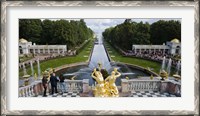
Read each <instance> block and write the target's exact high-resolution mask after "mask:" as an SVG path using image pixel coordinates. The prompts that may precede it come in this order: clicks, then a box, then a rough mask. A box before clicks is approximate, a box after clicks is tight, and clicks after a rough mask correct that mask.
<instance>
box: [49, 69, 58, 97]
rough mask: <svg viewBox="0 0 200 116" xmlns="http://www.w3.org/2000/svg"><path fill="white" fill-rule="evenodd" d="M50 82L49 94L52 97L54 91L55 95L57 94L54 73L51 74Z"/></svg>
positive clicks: (56, 80)
mask: <svg viewBox="0 0 200 116" xmlns="http://www.w3.org/2000/svg"><path fill="white" fill-rule="evenodd" d="M50 82H51V94H52V95H53V94H54V90H55V93H58V91H57V82H58V79H57V78H56V76H55V73H52V74H51V77H50Z"/></svg>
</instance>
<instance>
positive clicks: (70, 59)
mask: <svg viewBox="0 0 200 116" xmlns="http://www.w3.org/2000/svg"><path fill="white" fill-rule="evenodd" d="M92 46H93V41H92V40H90V41H89V42H88V43H87V45H85V46H84V47H83V48H81V50H80V51H79V53H78V55H76V56H67V57H62V58H57V59H51V60H48V61H44V62H41V63H40V68H41V72H42V71H44V70H46V69H47V68H56V67H59V66H62V65H66V64H71V63H77V62H86V61H87V60H88V58H89V55H90V52H91V49H92ZM84 56H88V57H84ZM34 72H35V73H37V74H38V69H37V64H35V65H34ZM27 73H28V74H31V68H30V67H27ZM22 75H23V70H22V69H21V70H19V76H22Z"/></svg>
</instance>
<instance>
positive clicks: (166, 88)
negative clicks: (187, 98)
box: [121, 77, 181, 96]
mask: <svg viewBox="0 0 200 116" xmlns="http://www.w3.org/2000/svg"><path fill="white" fill-rule="evenodd" d="M160 79H161V78H160V77H155V79H153V80H147V79H141V80H139V79H138V80H136V79H130V80H127V79H121V81H122V82H121V88H122V93H127V92H131V91H160V92H161V93H164V92H167V93H170V94H174V95H176V96H181V82H177V81H174V80H169V79H166V80H164V81H161V80H160Z"/></svg>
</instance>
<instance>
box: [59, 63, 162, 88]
mask: <svg viewBox="0 0 200 116" xmlns="http://www.w3.org/2000/svg"><path fill="white" fill-rule="evenodd" d="M102 68H103V69H104V67H102ZM114 68H117V69H118V70H119V72H120V73H121V74H122V75H121V76H120V77H119V78H117V79H116V85H117V86H120V85H121V79H126V77H128V78H129V79H137V78H140V77H150V76H151V75H152V76H159V75H158V74H156V73H154V72H152V71H150V70H148V69H146V68H143V67H140V66H137V65H132V64H125V63H119V62H118V63H116V62H115V63H114V62H112V63H111V68H110V69H108V70H107V71H108V73H109V75H110V74H111V71H113V70H114ZM55 70H56V75H57V76H59V75H60V74H63V75H64V77H65V78H66V79H69V80H72V78H73V79H74V80H83V79H89V85H90V86H92V85H93V84H95V81H94V79H93V78H92V77H91V73H92V72H93V68H90V67H89V65H88V63H85V64H84V63H76V64H71V65H70V66H68V67H67V66H66V67H65V68H58V69H57V68H56V69H55Z"/></svg>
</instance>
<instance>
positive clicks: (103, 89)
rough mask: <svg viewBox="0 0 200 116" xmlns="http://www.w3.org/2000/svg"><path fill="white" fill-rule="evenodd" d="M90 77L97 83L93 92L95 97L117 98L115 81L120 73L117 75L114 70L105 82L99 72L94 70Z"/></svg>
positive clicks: (117, 92)
mask: <svg viewBox="0 0 200 116" xmlns="http://www.w3.org/2000/svg"><path fill="white" fill-rule="evenodd" d="M91 76H92V78H94V79H95V80H96V81H97V85H96V86H95V89H94V90H93V92H94V96H95V97H119V91H118V88H117V86H116V84H115V81H116V79H117V78H118V77H120V76H121V73H119V72H118V71H117V69H116V68H115V69H114V71H112V73H111V75H110V76H108V77H107V78H106V79H105V80H104V78H103V76H102V74H101V72H100V71H97V70H96V69H94V71H93V73H92V75H91Z"/></svg>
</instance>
